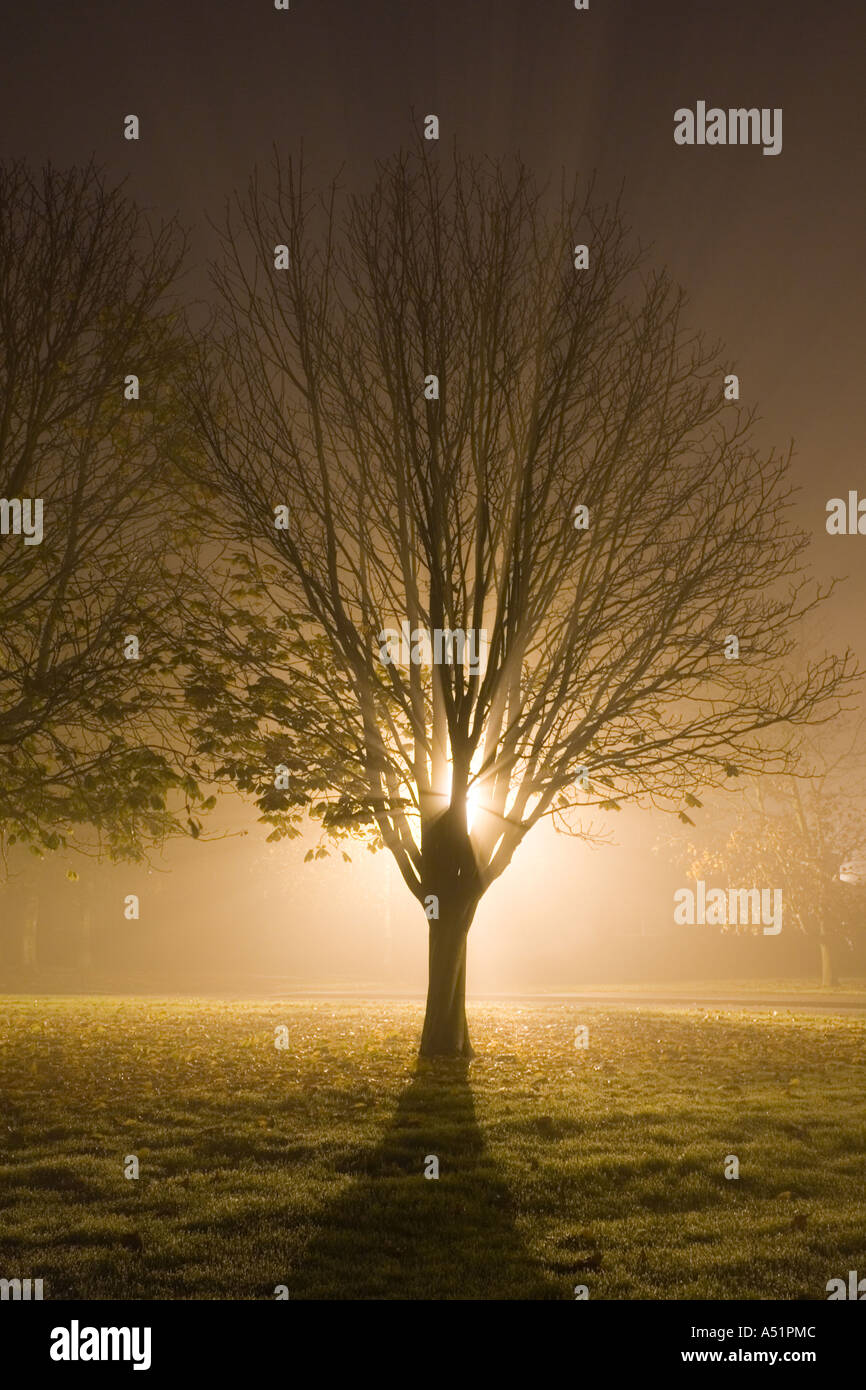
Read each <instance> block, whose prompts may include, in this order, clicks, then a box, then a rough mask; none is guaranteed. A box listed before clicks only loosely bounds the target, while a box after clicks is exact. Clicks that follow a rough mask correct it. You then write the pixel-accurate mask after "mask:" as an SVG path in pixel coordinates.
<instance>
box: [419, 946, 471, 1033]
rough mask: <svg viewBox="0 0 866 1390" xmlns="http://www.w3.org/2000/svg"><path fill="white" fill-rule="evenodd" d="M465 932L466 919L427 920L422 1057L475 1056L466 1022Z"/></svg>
mask: <svg viewBox="0 0 866 1390" xmlns="http://www.w3.org/2000/svg"><path fill="white" fill-rule="evenodd" d="M470 920H471V919H470ZM468 932H469V924H468V923H466V924H465V925H464V924H463V922H458V923H457V924H452V923H448V922H437V921H432V922H431V923H430V951H429V960H430V966H429V976H428V980H427V1012H426V1014H425V1016H424V1031H423V1032H422V1034H421V1048H420V1056H422V1057H474V1056H475V1053H474V1052H473V1050H472V1044H471V1043H470V1041H469V1028H468V1026H467V1023H466V938H467V935H468Z"/></svg>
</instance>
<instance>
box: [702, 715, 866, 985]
mask: <svg viewBox="0 0 866 1390" xmlns="http://www.w3.org/2000/svg"><path fill="white" fill-rule="evenodd" d="M849 732H850V730H849ZM835 741H836V744H837V747H838V742H839V740H838V738H837V739H836V740H835ZM858 745H859V746H858ZM809 758H810V765H809V770H808V772H804V773H803V774H802V775H800V776H775V777H773V776H765V777H758V778H755V779H752V780H751V782H750V785H749V786H747V787H746V788H745V789H744V790H743V792H742V794H741V795H740V796H738V797H736V798H735V800H734V802H733V804H730V805H729V806H727V807H723V808H722V809H721V811H720V813H719V815H718V816H716V817H714V826H715V834H714V843H712V844H708V843H706V842H704V843H703V844H701V845H699V846H696V845H694V844H691V845H689V846H688V847H687V848H686V849H685V851H684V857H687V859H688V861H689V863H690V867H691V872H692V874H693V876H694V877H695V878H696V879H704V880H705V881H708V880H709V878H710V876H711V875H718V874H722V875H724V876H725V877H726V878H727V880H728V882H729V883H736V884H739V885H743V886H744V887H751V886H754V885H763V886H767V887H773V888H781V890H782V904H783V921H784V924H785V926H786V927H787V926H789V925H791V926H793V927H794V928H795V929H796V930H798V931H801V932H803V933H805V934H806V935H807V936H809V937H811V938H813V939H814V940H815V941H817V943H818V946H819V949H820V955H821V982H822V985H823V986H824V987H827V988H829V987H830V986H833V985H835V984H836V983H837V959H838V955H839V952H840V950H841V949H843V948H844V946H845V945H846V944H847V945H848V946H850V945H851V943H852V940H853V937H854V936H855V934H857V933H858V932H862V930H863V926H864V923H866V860H864V852H866V795H864V791H863V774H864V754H863V749H862V739H861V738H860V737H859V736H857V735H856V734H855V735H854V737H853V739H852V740H849V743H848V746H846V747H845V748H844V750H843V751H842V752H837V753H836V754H834V755H831V754H830V753H829V752H826V751H825V752H822V751H821V750H820V749H816V748H812V749H811V750H810V753H809ZM722 826H724V830H722V831H721V834H720V833H719V831H720V829H721V827H722Z"/></svg>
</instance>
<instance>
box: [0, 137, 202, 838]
mask: <svg viewBox="0 0 866 1390" xmlns="http://www.w3.org/2000/svg"><path fill="white" fill-rule="evenodd" d="M184 252H185V247H184V238H183V236H182V235H181V233H180V232H179V230H178V228H177V226H176V225H174V224H166V225H163V226H160V227H152V226H151V225H150V224H149V223H148V221H147V219H146V218H145V217H144V215H143V214H142V212H141V211H140V210H139V209H138V208H136V206H135V205H134V204H133V203H132V202H130V200H129V199H128V198H127V197H126V195H125V194H124V193H123V191H122V190H121V189H118V188H112V187H110V186H108V185H107V183H106V181H105V178H104V176H103V175H102V174H101V173H100V172H99V170H98V169H96V168H95V167H94V166H93V165H88V166H87V167H85V168H80V169H71V170H58V169H55V168H52V167H50V166H49V167H47V168H45V169H43V170H42V171H34V170H32V169H30V168H29V167H28V166H27V165H26V164H24V163H21V162H13V163H8V164H5V165H3V166H0V490H2V501H0V511H2V517H0V520H2V535H0V847H2V848H4V849H5V847H6V846H8V845H9V844H14V843H15V842H16V840H17V841H28V842H29V843H30V844H31V845H32V846H33V847H34V848H35V849H37V850H42V849H45V848H49V849H51V848H56V847H58V846H60V845H62V844H64V843H68V842H70V837H71V838H72V839H73V840H74V838H75V836H76V834H77V833H78V830H77V828H79V829H80V828H81V827H84V826H89V827H91V828H92V827H95V828H96V832H97V842H96V843H98V844H101V845H102V847H103V848H106V849H108V850H109V851H110V852H113V853H123V854H127V853H132V854H136V853H138V852H139V851H140V849H141V845H142V843H143V842H144V841H145V840H146V839H147V838H149V837H151V836H160V835H162V834H164V833H166V831H167V830H168V829H170V828H171V827H172V826H173V825H174V824H175V823H176V817H175V812H174V811H172V810H169V808H168V798H169V797H170V796H171V795H172V793H173V792H174V791H175V790H176V789H178V788H183V787H185V792H184V791H183V790H181V791H180V798H181V800H182V799H184V796H185V797H186V798H191V797H194V795H195V788H194V786H193V784H192V782H190V781H189V780H187V782H186V783H184V782H183V779H182V778H181V776H180V775H179V774H178V773H177V772H176V771H175V769H174V764H173V760H172V758H171V738H172V734H171V729H170V725H169V723H168V710H167V708H165V701H164V691H165V681H166V675H167V673H168V672H169V671H170V670H171V666H172V654H171V649H170V646H168V645H167V644H166V641H165V635H164V633H165V627H166V622H167V619H168V615H170V613H171V611H172V608H173V605H174V603H175V602H176V599H177V594H178V589H179V585H180V583H181V576H180V570H179V567H178V566H176V565H175V566H174V569H173V568H172V564H171V561H170V558H167V556H169V555H170V544H169V541H170V535H171V531H172V529H173V527H174V525H175V518H176V517H177V516H178V509H177V507H176V505H174V503H175V496H174V489H173V486H172V465H171V463H170V459H171V457H172V455H173V453H176V452H179V451H180V450H181V448H182V442H183V437H184V436H183V420H182V416H181V413H180V410H179V406H178V401H177V395H176V388H175V385H174V383H175V382H176V380H177V379H178V376H179V373H180V367H181V363H182V361H183V354H184V351H185V349H184V346H183V345H184V332H183V331H182V329H183V324H182V320H181V318H180V316H179V314H178V313H177V311H176V309H175V308H174V307H173V305H172V300H171V298H170V295H171V291H172V289H173V286H174V284H175V281H176V279H177V276H178V272H179V270H180V267H181V262H182V260H183V256H184ZM133 378H136V379H137V382H136V381H134V380H133ZM178 476H179V475H178V474H177V472H176V470H175V471H174V477H175V478H177V477H178ZM40 511H41V516H40V515H39V513H40ZM37 519H38V520H39V525H38V526H37V524H36V523H37ZM28 531H29V535H28ZM130 637H135V638H136V639H137V641H138V644H139V653H138V656H137V657H134V656H132V652H133V646H132V644H130V643H129V642H128V640H127V639H128V638H130ZM87 833H89V832H87Z"/></svg>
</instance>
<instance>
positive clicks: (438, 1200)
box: [290, 1061, 563, 1299]
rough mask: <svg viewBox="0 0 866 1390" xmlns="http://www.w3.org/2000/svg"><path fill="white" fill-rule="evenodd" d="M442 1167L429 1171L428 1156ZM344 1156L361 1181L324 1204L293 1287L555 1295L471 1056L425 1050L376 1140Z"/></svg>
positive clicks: (350, 1292) (313, 1294) (438, 1295)
mask: <svg viewBox="0 0 866 1390" xmlns="http://www.w3.org/2000/svg"><path fill="white" fill-rule="evenodd" d="M431 1155H432V1156H435V1157H436V1158H438V1160H439V1177H438V1179H433V1178H425V1176H424V1169H425V1165H426V1164H427V1160H428V1156H431ZM337 1167H338V1169H339V1170H340V1171H342V1172H345V1173H352V1174H354V1175H356V1181H355V1182H353V1183H352V1185H351V1186H350V1187H349V1188H348V1189H347V1190H346V1191H345V1192H344V1193H343V1194H342V1195H341V1196H340V1198H339V1199H337V1200H336V1201H335V1202H334V1203H333V1204H332V1205H331V1206H330V1207H326V1208H325V1209H324V1211H323V1213H322V1216H321V1219H320V1222H319V1224H318V1226H317V1229H316V1230H315V1232H314V1234H313V1236H312V1238H311V1240H310V1241H309V1243H308V1244H307V1246H306V1248H305V1250H304V1251H303V1253H302V1255H301V1258H300V1265H299V1268H298V1269H297V1270H296V1272H295V1275H294V1278H293V1279H292V1283H291V1285H290V1288H291V1297H292V1298H293V1299H294V1298H301V1299H309V1298H329V1299H330V1298H347V1299H401V1298H404V1299H498V1298H503V1299H516V1298H521V1299H549V1298H561V1297H562V1296H563V1293H562V1288H561V1286H556V1285H553V1284H552V1283H551V1282H550V1281H549V1279H548V1278H547V1276H546V1275H545V1272H544V1270H543V1268H542V1266H541V1265H540V1264H539V1263H538V1261H537V1260H536V1259H535V1258H534V1257H533V1256H532V1255H531V1254H530V1252H529V1250H528V1249H527V1247H526V1245H525V1243H524V1241H523V1239H522V1237H521V1235H520V1233H519V1231H518V1229H517V1227H516V1224H515V1204H514V1201H513V1198H512V1197H511V1194H510V1193H509V1191H508V1188H507V1187H506V1185H505V1183H504V1182H503V1180H502V1178H501V1177H500V1175H499V1172H498V1170H497V1168H496V1165H495V1163H494V1161H493V1159H492V1157H491V1155H490V1152H489V1150H488V1149H487V1146H486V1144H485V1142H484V1139H483V1137H482V1134H481V1130H480V1129H479V1127H478V1121H477V1118H476V1115H475V1105H474V1101H473V1097H472V1091H471V1088H470V1085H469V1076H468V1064H467V1063H466V1062H444V1061H443V1062H438V1061H437V1062H434V1063H431V1062H419V1063H418V1065H417V1069H416V1072H415V1075H414V1076H413V1078H412V1081H411V1083H410V1085H409V1086H408V1087H407V1089H406V1090H405V1091H404V1093H403V1095H402V1096H401V1097H400V1100H399V1102H398V1105H397V1108H396V1110H395V1112H394V1115H393V1117H392V1120H391V1122H390V1124H389V1126H388V1128H387V1130H386V1131H385V1133H384V1135H383V1137H382V1139H381V1141H380V1143H379V1145H378V1146H377V1147H376V1148H375V1149H368V1150H360V1151H356V1152H353V1153H352V1154H351V1155H349V1156H347V1157H344V1158H343V1159H342V1160H339V1161H338V1164H337Z"/></svg>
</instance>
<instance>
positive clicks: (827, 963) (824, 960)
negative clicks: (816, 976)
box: [820, 937, 837, 989]
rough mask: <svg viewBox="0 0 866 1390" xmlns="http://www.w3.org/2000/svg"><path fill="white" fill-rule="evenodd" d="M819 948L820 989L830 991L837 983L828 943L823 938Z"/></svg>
mask: <svg viewBox="0 0 866 1390" xmlns="http://www.w3.org/2000/svg"><path fill="white" fill-rule="evenodd" d="M820 946H821V987H822V988H823V989H832V988H833V986H834V985H835V984H836V983H837V981H836V971H835V968H834V966H833V955H832V952H831V950H830V942H829V941H827V940H826V939H825V938H824V937H822V938H821V941H820Z"/></svg>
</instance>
